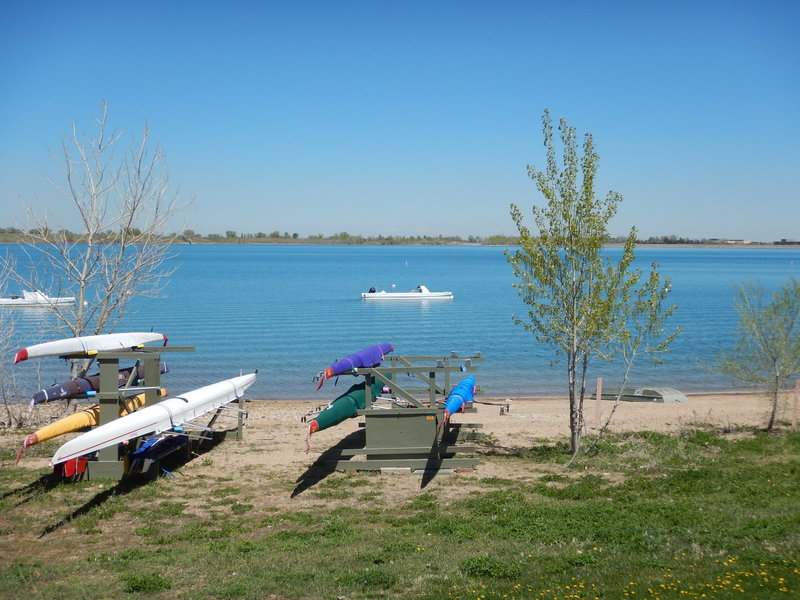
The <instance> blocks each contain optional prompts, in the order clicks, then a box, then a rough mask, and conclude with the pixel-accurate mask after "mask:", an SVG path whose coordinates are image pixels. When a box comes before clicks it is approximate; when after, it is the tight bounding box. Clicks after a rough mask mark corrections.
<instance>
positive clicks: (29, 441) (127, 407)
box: [17, 389, 167, 462]
mask: <svg viewBox="0 0 800 600" xmlns="http://www.w3.org/2000/svg"><path fill="white" fill-rule="evenodd" d="M159 394H160V395H161V397H162V398H163V397H164V396H166V395H167V390H165V389H162V390H160V392H159ZM142 406H144V394H138V395H136V396H131V397H130V398H125V400H124V405H123V406H121V407H120V409H119V416H120V417H122V416H124V415H127V414H128V413H131V412H133V411H135V410H137V409H139V408H141V407H142ZM99 422H100V405H99V404H93V405H92V406H89V407H87V408H84V409H83V410H79V411H78V412H76V413H73V414H71V415H67V416H66V417H62V418H61V419H59V420H58V421H56V422H55V423H50V425H46V426H45V427H42V428H41V429H39V430H38V431H35V432H33V433H30V434H28V435H27V436H26V437H25V441H24V442H22V448H20V449H19V452H18V453H17V461H18V462H19V459H20V457H21V456H22V452H23V451H24V450H25V448H27V447H28V446H33V445H34V444H39V443H41V442H46V441H47V440H51V439H53V438H54V437H58V436H60V435H64V434H65V433H72V432H73V431H78V430H80V429H84V428H86V427H94V426H95V425H97V424H98V423H99Z"/></svg>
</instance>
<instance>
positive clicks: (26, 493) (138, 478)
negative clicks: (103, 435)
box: [3, 431, 226, 538]
mask: <svg viewBox="0 0 800 600" xmlns="http://www.w3.org/2000/svg"><path fill="white" fill-rule="evenodd" d="M225 435H226V432H224V431H218V432H214V433H213V435H212V437H211V438H210V439H209V438H207V439H204V440H202V441H200V442H197V443H196V444H195V445H193V446H192V447H191V451H180V452H173V453H172V454H170V455H169V456H167V457H165V458H163V459H161V460H160V461H159V464H158V466H157V468H155V469H152V470H151V471H150V472H149V473H147V474H135V475H125V476H124V477H123V478H122V479H120V480H119V481H118V482H117V483H116V484H115V485H113V486H111V487H110V488H108V489H107V490H104V491H102V492H99V493H98V494H96V495H95V496H93V497H92V498H90V499H89V500H88V501H87V502H85V503H84V504H82V505H81V506H79V507H77V508H76V509H74V510H72V511H71V512H70V513H69V514H67V515H66V516H64V517H63V518H61V519H59V520H58V521H56V522H55V523H52V524H51V525H48V526H47V527H45V528H44V529H43V530H42V532H41V533H40V534H39V536H38V537H39V538H43V537H45V536H46V535H48V534H50V533H53V532H54V531H57V530H58V529H60V528H61V527H63V526H64V525H67V524H68V523H70V522H71V521H73V520H75V519H77V518H78V517H80V516H82V515H85V514H87V513H89V512H90V511H91V510H92V509H94V508H97V507H98V506H102V504H103V503H104V502H106V501H107V500H108V499H109V498H111V497H113V496H125V495H126V494H129V493H130V492H131V491H133V490H135V489H137V488H139V487H141V486H142V485H144V484H146V483H148V482H150V481H152V480H153V479H155V478H156V477H159V476H163V475H171V476H173V477H174V475H173V474H172V471H174V470H176V469H179V468H180V467H182V466H183V465H185V464H187V463H188V462H190V461H191V460H193V459H195V458H197V457H199V456H202V455H203V454H205V453H207V452H209V451H211V450H212V449H214V448H215V447H216V446H217V445H218V444H220V443H221V442H222V441H223V440H224V439H225ZM74 481H75V479H74V478H66V477H63V476H61V475H56V474H54V473H48V474H47V475H43V476H41V477H39V478H38V479H37V480H36V481H33V482H31V483H29V484H28V485H26V486H25V487H23V488H20V489H17V490H12V491H9V492H6V493H5V494H3V498H7V497H11V496H18V497H19V498H20V499H19V501H18V502H17V505H18V506H19V505H22V504H25V503H27V502H30V501H32V500H34V499H36V498H37V497H39V496H42V495H43V494H46V493H48V492H49V491H51V490H53V489H55V488H57V487H59V486H62V485H71V484H72V483H73V482H74Z"/></svg>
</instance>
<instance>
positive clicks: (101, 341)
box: [14, 331, 167, 364]
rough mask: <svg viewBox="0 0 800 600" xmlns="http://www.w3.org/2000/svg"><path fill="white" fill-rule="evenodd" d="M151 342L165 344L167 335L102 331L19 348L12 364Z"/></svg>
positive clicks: (120, 348) (133, 346) (135, 346)
mask: <svg viewBox="0 0 800 600" xmlns="http://www.w3.org/2000/svg"><path fill="white" fill-rule="evenodd" d="M151 342H163V343H164V345H165V346H166V345H167V336H165V335H164V334H163V333H154V332H152V331H150V332H135V333H104V334H101V335H85V336H81V337H74V338H66V339H63V340H54V341H52V342H44V343H42V344H35V345H33V346H28V347H27V348H23V349H22V350H19V351H18V352H17V354H16V355H15V356H14V364H16V363H18V362H22V361H23V360H28V359H29V358H41V357H43V356H66V355H69V354H89V353H91V352H95V351H98V352H99V351H101V350H124V349H126V348H128V349H129V348H138V347H140V346H143V345H144V344H149V343H151Z"/></svg>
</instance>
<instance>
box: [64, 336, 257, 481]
mask: <svg viewBox="0 0 800 600" xmlns="http://www.w3.org/2000/svg"><path fill="white" fill-rule="evenodd" d="M192 351H194V347H192V346H163V347H162V346H142V347H140V348H136V349H131V350H103V351H99V352H97V353H95V354H92V355H85V354H70V355H68V356H64V357H62V358H71V359H75V358H78V359H80V358H94V359H95V360H96V361H97V364H98V366H99V367H100V389H99V391H98V392H97V395H96V396H95V397H96V398H97V401H98V404H99V405H100V413H99V420H98V425H105V424H106V423H110V422H112V421H114V420H116V419H118V418H120V417H119V410H120V406H121V405H122V401H123V399H124V397H126V396H129V395H130V394H131V393H144V395H145V401H144V406H150V405H152V404H155V403H157V402H159V401H161V399H162V398H161V396H160V394H159V391H160V390H161V388H162V385H161V354H162V353H163V352H192ZM121 360H134V361H136V363H137V365H138V364H141V365H142V366H143V367H144V381H145V385H144V386H122V387H120V386H119V368H120V361H121ZM223 410H235V411H236V412H237V413H238V416H237V427H236V429H233V430H229V431H226V432H225V439H242V430H243V426H244V414H245V412H246V411H245V410H244V396H242V397H241V398H240V399H239V407H238V408H233V407H228V406H222V407H220V408H218V409H217V410H216V411H214V413H213V415H212V417H211V420H210V422H209V423H208V425H207V427H205V428H197V429H196V430H195V431H197V430H200V431H210V428H211V427H212V426H213V425H214V423H215V422H216V420H217V419H218V418H219V416H220V414H221V413H222V411H223ZM189 437H194V438H196V439H200V440H202V439H207V436H204V435H202V433H201V434H200V435H197V433H192V434H189ZM142 439H143V438H141V437H140V438H136V443H138V441H140V440H142ZM122 449H123V446H122V444H115V445H113V446H109V447H107V448H103V449H101V450H99V451H98V452H97V460H90V461H87V463H86V471H85V473H84V474H83V478H84V479H96V478H100V477H104V478H112V479H121V478H122V477H123V476H125V475H126V471H127V469H126V466H127V465H126V464H125V458H124V456H123V452H122ZM133 449H134V446H130V445H129V448H128V450H133ZM126 453H127V452H126ZM75 460H77V459H75ZM152 467H153V468H156V469H157V468H158V463H157V462H155V463H154V464H153V466H152Z"/></svg>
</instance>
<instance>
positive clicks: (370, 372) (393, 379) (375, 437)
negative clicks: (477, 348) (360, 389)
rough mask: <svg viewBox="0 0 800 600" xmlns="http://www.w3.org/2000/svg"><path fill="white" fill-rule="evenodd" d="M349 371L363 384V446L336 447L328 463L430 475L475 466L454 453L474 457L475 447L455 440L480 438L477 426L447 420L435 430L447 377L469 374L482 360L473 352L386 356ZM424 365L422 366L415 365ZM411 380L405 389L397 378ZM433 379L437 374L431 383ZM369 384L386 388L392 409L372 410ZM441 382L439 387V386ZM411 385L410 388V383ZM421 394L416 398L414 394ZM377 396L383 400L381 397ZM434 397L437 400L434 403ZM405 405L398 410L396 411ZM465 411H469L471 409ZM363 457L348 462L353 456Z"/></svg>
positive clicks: (347, 468)
mask: <svg viewBox="0 0 800 600" xmlns="http://www.w3.org/2000/svg"><path fill="white" fill-rule="evenodd" d="M386 361H388V366H378V367H370V368H358V369H354V370H353V374H354V375H363V376H364V377H365V379H366V381H365V386H364V389H365V392H366V398H365V404H364V405H365V406H366V407H372V408H365V409H363V410H359V411H358V412H357V414H358V415H359V416H363V417H364V423H363V427H364V428H365V434H366V444H365V446H364V447H363V448H346V449H342V450H341V451H340V452H339V453H338V455H339V458H337V459H332V460H331V461H329V464H331V466H333V468H335V469H337V470H343V471H350V470H353V471H377V470H381V469H385V468H400V469H410V470H411V471H419V470H421V471H432V470H436V471H438V470H441V469H472V468H474V467H475V466H476V465H477V464H478V462H479V461H478V458H477V457H475V456H469V457H459V456H456V454H458V453H466V454H474V452H475V447H474V446H468V445H463V444H461V443H460V442H464V441H477V440H480V439H481V437H482V436H483V434H482V433H480V432H479V431H478V430H479V429H480V428H481V427H482V425H481V424H479V423H453V422H451V421H448V422H447V425H446V426H445V427H442V428H441V430H440V428H439V423H440V422H441V421H442V419H443V415H444V401H443V400H444V398H446V397H447V394H448V393H449V392H450V390H451V389H452V387H453V386H454V385H455V384H456V383H458V380H456V381H454V382H452V383H453V385H451V381H452V380H453V379H455V378H454V377H452V375H453V374H456V373H463V372H474V371H476V370H477V365H476V364H475V363H479V362H481V361H483V357H482V356H481V355H480V353H479V352H477V353H475V354H474V355H473V356H468V357H463V356H459V355H458V354H457V353H456V352H452V353H451V354H450V355H449V356H391V357H389V356H387V357H385V358H384V364H386ZM418 363H427V364H418ZM403 375H407V376H409V377H411V381H410V382H409V383H410V384H411V385H408V384H406V382H405V381H402V379H401V377H402V376H403ZM437 376H442V377H441V379H437ZM374 381H380V382H382V383H383V384H384V385H385V386H386V387H388V388H390V390H391V393H390V394H388V396H390V398H389V401H390V402H391V403H392V404H393V405H394V406H395V407H394V408H376V407H373V400H375V399H373V398H372V397H371V390H370V386H371V385H372V383H373V382H374ZM440 382H441V383H440ZM415 384H416V385H415ZM420 395H425V396H427V397H426V398H425V399H421V398H420V397H419V396H420ZM380 398H386V396H381V397H380ZM437 398H438V399H437ZM401 405H405V406H404V407H400V406H401ZM467 412H475V409H474V408H469V409H467ZM357 456H363V458H362V459H359V460H354V457H357Z"/></svg>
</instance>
